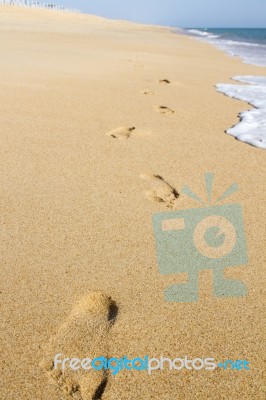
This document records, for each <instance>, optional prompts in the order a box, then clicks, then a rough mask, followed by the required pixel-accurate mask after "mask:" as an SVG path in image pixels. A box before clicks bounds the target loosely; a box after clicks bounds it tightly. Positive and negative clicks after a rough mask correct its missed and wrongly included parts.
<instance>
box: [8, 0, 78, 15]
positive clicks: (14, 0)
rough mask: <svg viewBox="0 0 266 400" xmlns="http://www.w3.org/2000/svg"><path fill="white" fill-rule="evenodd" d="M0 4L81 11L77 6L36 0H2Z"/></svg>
mask: <svg viewBox="0 0 266 400" xmlns="http://www.w3.org/2000/svg"><path fill="white" fill-rule="evenodd" d="M0 4H5V5H8V6H22V7H33V8H46V9H48V10H60V11H68V12H80V10H78V9H77V8H71V7H66V6H59V5H57V4H52V3H41V2H39V1H36V0H0Z"/></svg>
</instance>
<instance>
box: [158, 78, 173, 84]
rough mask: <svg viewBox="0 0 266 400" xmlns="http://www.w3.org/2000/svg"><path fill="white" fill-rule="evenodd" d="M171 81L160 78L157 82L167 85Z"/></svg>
mask: <svg viewBox="0 0 266 400" xmlns="http://www.w3.org/2000/svg"><path fill="white" fill-rule="evenodd" d="M169 83H171V82H170V81H169V80H168V79H160V80H159V84H160V85H169Z"/></svg>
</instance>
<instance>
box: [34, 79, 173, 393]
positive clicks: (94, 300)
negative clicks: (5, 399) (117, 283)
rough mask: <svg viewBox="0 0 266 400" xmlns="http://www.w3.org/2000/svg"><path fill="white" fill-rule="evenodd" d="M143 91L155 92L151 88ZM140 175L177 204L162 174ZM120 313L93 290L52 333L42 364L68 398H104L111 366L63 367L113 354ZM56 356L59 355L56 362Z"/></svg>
mask: <svg viewBox="0 0 266 400" xmlns="http://www.w3.org/2000/svg"><path fill="white" fill-rule="evenodd" d="M159 84H161V85H168V84H170V81H169V80H168V79H163V80H160V81H159ZM142 93H143V94H145V95H152V94H153V92H152V91H150V90H145V91H143V92H142ZM156 110H157V111H158V112H160V113H162V114H166V115H170V114H173V113H174V111H173V110H171V109H170V108H168V107H165V106H160V107H156ZM135 129H136V128H135V127H128V128H125V127H119V128H117V129H114V130H111V131H109V132H107V133H106V134H107V135H108V136H109V137H111V138H113V139H128V138H129V137H130V136H131V134H132V132H134V130H135ZM140 178H141V179H142V180H144V181H145V182H146V183H147V191H146V192H145V194H146V197H147V198H148V199H149V200H151V201H155V202H158V203H163V204H164V205H165V206H166V207H167V208H169V209H174V208H175V205H176V202H177V199H178V197H179V194H178V192H177V190H176V189H175V188H174V187H173V186H171V185H170V184H169V183H168V182H167V181H166V180H165V179H164V178H163V177H162V176H160V175H153V174H147V173H144V174H141V175H140ZM117 314H118V307H117V305H116V303H115V302H114V301H113V300H112V299H111V298H110V297H109V296H107V295H106V294H105V293H103V292H95V291H91V292H90V293H89V294H88V295H87V296H85V297H84V298H83V299H82V300H81V302H80V303H79V304H78V305H76V307H75V308H74V309H73V311H72V312H71V313H70V315H69V317H68V318H67V319H66V321H65V322H64V323H63V324H62V325H61V326H60V327H59V329H58V331H57V333H56V334H55V335H54V336H52V337H51V339H50V341H49V342H48V344H47V346H46V347H45V349H44V354H45V355H44V357H43V360H42V361H41V363H40V367H41V368H42V369H43V370H44V371H45V372H46V373H47V375H48V378H49V381H50V382H51V383H52V384H54V385H55V386H56V387H57V388H58V389H59V390H60V391H62V392H63V394H64V397H65V398H66V399H70V400H100V399H102V396H103V394H104V391H105V389H106V387H107V385H108V383H109V378H110V373H109V371H108V370H107V371H105V370H100V371H96V370H92V369H91V370H90V371H89V373H88V372H87V371H86V370H84V369H83V368H80V369H78V370H73V369H71V368H68V367H66V368H64V366H63V363H62V361H63V360H69V359H76V358H78V359H80V360H82V359H84V357H86V356H89V357H90V358H91V359H93V358H97V357H101V356H105V357H106V358H109V357H111V354H110V352H109V341H108V336H109V331H110V329H111V327H112V325H113V324H114V323H115V321H116V318H117ZM55 357H57V358H58V362H57V364H56V365H55ZM60 361H61V362H60Z"/></svg>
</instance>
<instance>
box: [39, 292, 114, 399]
mask: <svg viewBox="0 0 266 400" xmlns="http://www.w3.org/2000/svg"><path fill="white" fill-rule="evenodd" d="M116 315H117V307H116V305H115V303H114V302H113V301H112V300H111V298H110V297H108V296H107V295H106V294H104V293H102V292H91V293H90V294H89V295H87V296H86V297H84V298H83V300H82V301H81V302H80V303H79V304H78V305H77V307H75V308H74V310H73V311H72V312H71V314H70V316H69V317H68V319H67V320H66V322H65V323H64V324H63V325H62V326H61V327H60V328H59V330H58V332H57V333H56V335H55V336H53V337H52V338H51V339H50V342H49V343H48V345H47V349H46V354H45V357H44V359H43V360H42V362H41V363H40V366H41V367H42V369H44V370H45V371H46V372H47V374H48V376H49V378H50V380H51V382H52V383H53V384H55V385H56V386H57V387H59V388H60V390H62V392H63V393H64V395H65V398H67V399H69V398H70V399H71V398H73V399H78V400H97V399H100V398H101V396H102V394H103V392H104V390H105V387H106V385H107V383H108V374H107V373H106V371H104V370H100V371H95V370H92V369H90V370H89V371H86V370H84V369H83V368H80V369H78V370H73V369H71V368H70V367H69V363H68V364H66V368H65V369H64V370H62V363H59V364H58V365H57V368H56V369H55V367H54V359H55V356H56V355H59V354H60V359H61V360H63V359H66V358H70V359H73V358H78V359H80V360H83V359H84V358H90V359H93V358H96V357H101V356H105V357H107V358H108V351H109V349H108V333H109V330H110V328H111V326H112V324H113V323H114V321H115V318H116Z"/></svg>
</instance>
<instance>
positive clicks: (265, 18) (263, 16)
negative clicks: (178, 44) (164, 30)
mask: <svg viewBox="0 0 266 400" xmlns="http://www.w3.org/2000/svg"><path fill="white" fill-rule="evenodd" d="M51 2H53V3H57V4H64V5H70V6H72V7H77V8H79V9H81V10H82V11H83V12H87V13H90V14H97V15H101V16H104V17H108V18H114V19H128V20H133V21H137V22H143V23H154V24H164V25H173V26H180V27H246V28H248V27H262V28H266V0H83V1H82V0H52V1H51Z"/></svg>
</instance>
